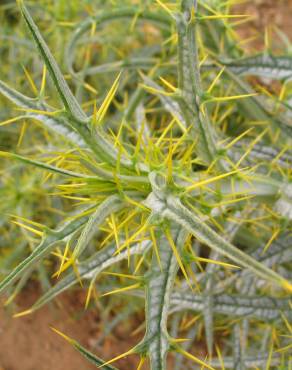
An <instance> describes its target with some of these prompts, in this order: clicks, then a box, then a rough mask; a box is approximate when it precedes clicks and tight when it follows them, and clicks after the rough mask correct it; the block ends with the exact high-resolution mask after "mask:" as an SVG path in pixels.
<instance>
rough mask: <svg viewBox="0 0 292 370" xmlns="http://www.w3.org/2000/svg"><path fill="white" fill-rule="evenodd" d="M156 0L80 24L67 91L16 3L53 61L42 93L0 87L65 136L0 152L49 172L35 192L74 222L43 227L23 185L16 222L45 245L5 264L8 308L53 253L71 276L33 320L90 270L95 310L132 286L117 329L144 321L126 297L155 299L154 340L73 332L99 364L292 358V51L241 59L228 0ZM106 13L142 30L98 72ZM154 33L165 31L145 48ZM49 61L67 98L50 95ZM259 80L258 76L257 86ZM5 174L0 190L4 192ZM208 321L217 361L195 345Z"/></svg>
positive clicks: (239, 364) (150, 333) (148, 306)
mask: <svg viewBox="0 0 292 370" xmlns="http://www.w3.org/2000/svg"><path fill="white" fill-rule="evenodd" d="M113 3H114V2H113ZM116 3H118V2H116ZM148 3H149V2H147V4H144V5H141V6H136V5H132V4H131V2H130V1H127V2H126V4H125V6H122V7H120V6H114V5H112V6H111V7H112V9H110V7H109V6H104V8H105V9H104V10H98V11H97V13H96V15H94V16H90V17H89V18H88V19H85V20H84V21H83V22H81V24H79V25H77V26H76V29H75V30H74V31H73V35H72V37H71V39H70V40H69V42H68V44H67V46H66V51H65V63H66V66H67V69H68V71H69V72H70V76H71V78H70V86H69V83H68V78H67V77H68V76H66V78H65V77H64V74H63V73H62V72H61V69H60V67H59V66H58V64H57V62H56V60H55V58H54V56H53V52H54V51H53V52H51V51H50V49H49V47H48V45H47V43H46V41H45V40H44V38H43V36H42V34H41V32H40V30H39V29H38V27H37V25H36V24H35V22H34V20H33V17H32V16H31V14H30V11H29V10H28V9H27V8H26V6H25V5H24V3H23V2H22V1H19V8H20V10H21V13H22V15H23V18H24V21H25V23H26V25H27V27H28V29H29V31H30V34H31V36H32V39H33V40H34V43H35V45H36V46H37V48H38V50H39V53H40V56H41V58H42V61H43V63H44V65H45V67H46V69H44V73H43V76H42V78H41V80H42V84H41V85H42V88H41V91H40V93H39V95H38V96H37V97H36V98H30V97H28V96H26V95H24V94H22V93H20V92H18V91H16V90H15V89H14V88H12V87H9V86H8V85H7V84H6V83H4V82H2V81H0V93H1V94H2V95H3V96H4V97H5V98H7V99H8V100H10V101H11V102H12V103H13V104H15V105H16V106H17V107H18V108H20V109H21V116H19V117H17V118H16V119H15V120H13V119H12V120H11V122H13V121H17V120H24V119H25V120H26V121H27V122H28V123H29V122H31V121H38V122H39V123H41V125H42V126H43V129H44V130H45V132H46V133H47V131H46V130H48V133H47V137H49V138H51V139H52V142H51V147H50V146H47V147H44V146H43V149H42V150H41V152H40V153H39V152H38V148H37V146H36V147H35V148H31V147H29V146H28V147H27V148H26V149H25V146H24V145H23V146H22V147H21V149H20V150H19V151H20V153H19V154H16V153H14V152H12V151H2V152H0V156H1V157H2V158H3V161H4V159H5V163H9V165H10V166H14V167H12V170H11V176H12V175H13V171H20V172H21V171H22V170H23V168H25V169H26V170H29V171H31V172H30V173H31V174H37V175H39V174H40V173H41V171H44V172H46V173H48V174H49V175H47V176H46V178H45V179H44V181H43V182H42V186H44V189H40V191H42V193H44V194H45V196H46V193H47V195H48V197H49V196H52V195H53V196H54V197H56V198H57V199H59V200H58V201H56V204H55V205H54V207H55V208H56V209H57V210H58V212H59V213H60V214H61V216H60V217H58V220H56V222H54V223H55V224H57V226H56V225H55V226H54V225H52V224H51V222H50V224H49V225H47V226H45V225H44V224H45V223H46V222H47V219H46V217H45V216H44V214H43V213H41V216H40V217H39V218H38V217H36V216H35V213H34V210H33V209H32V210H31V211H30V212H27V214H26V213H25V212H24V211H23V209H26V207H29V206H28V203H29V202H27V201H24V200H23V199H26V198H25V197H26V195H25V194H26V193H25V192H23V193H21V194H20V195H19V193H18V192H17V191H16V190H15V192H16V193H17V196H16V198H15V199H16V200H15V201H14V202H13V204H12V205H11V207H10V208H11V209H15V204H17V203H18V204H21V207H19V208H18V212H17V214H16V215H14V216H13V220H14V222H15V223H16V224H17V225H18V226H21V227H22V228H23V229H24V230H25V232H26V233H28V234H29V235H30V233H34V234H35V235H36V236H37V237H41V241H40V242H39V244H37V242H36V238H34V239H33V240H32V243H30V245H33V248H32V250H31V253H30V254H29V255H27V257H25V253H26V247H27V245H26V243H25V242H24V244H23V243H22V244H21V243H20V244H21V245H19V246H16V247H15V250H14V251H13V252H10V255H8V257H6V258H7V260H6V262H5V259H4V263H3V264H2V265H1V271H2V272H3V275H5V276H3V279H2V281H1V282H0V292H4V291H6V290H8V291H9V290H10V293H11V294H12V296H11V297H10V299H9V301H11V300H12V299H13V298H14V296H15V295H16V294H17V293H18V292H19V291H20V290H21V288H22V287H23V286H24V284H25V282H26V281H27V280H28V279H29V277H30V275H31V272H32V271H33V270H35V269H40V268H42V261H43V260H44V259H45V258H47V257H48V256H49V254H50V253H52V252H54V251H55V250H56V248H58V251H59V250H61V251H62V255H60V253H59V252H57V253H55V254H57V256H58V257H59V258H60V266H59V268H58V271H57V272H56V275H57V276H58V279H59V280H58V282H57V283H56V284H55V285H54V286H52V287H47V288H46V287H44V289H45V293H44V294H43V296H42V297H40V298H39V299H38V301H37V302H35V304H34V305H33V306H32V307H31V308H29V309H28V311H26V312H24V313H21V314H25V313H32V312H33V311H35V310H37V309H39V308H40V307H41V306H43V305H44V304H46V303H48V302H50V301H51V300H52V299H54V298H55V297H56V296H58V295H59V294H60V293H61V292H63V291H65V290H67V289H69V288H70V287H72V286H73V285H75V284H77V283H78V282H79V281H80V280H84V281H85V282H87V283H88V296H87V302H86V307H87V306H88V305H89V304H93V303H92V302H91V297H92V294H93V292H94V291H95V289H96V288H97V291H98V292H99V293H100V292H102V293H103V294H102V295H101V296H100V297H99V298H98V299H100V301H101V302H102V301H105V302H107V300H108V301H109V302H111V304H113V305H114V304H115V298H113V297H116V295H117V294H118V295H119V297H120V300H121V301H122V302H123V305H122V307H124V308H123V309H122V311H121V312H120V316H119V317H118V318H117V323H118V321H119V320H122V319H123V318H124V317H125V316H126V317H129V316H130V315H131V309H132V307H131V303H129V302H130V301H131V302H133V307H134V306H135V309H136V307H137V309H141V308H142V307H145V335H144V338H143V339H142V340H141V342H140V343H137V345H136V346H135V347H134V348H132V349H130V348H129V351H128V352H127V353H125V354H118V353H117V357H116V358H115V359H113V360H110V359H103V360H101V359H99V357H96V356H95V355H93V354H92V353H90V352H89V351H87V350H86V349H85V348H83V347H81V346H80V345H79V344H78V343H77V342H76V341H75V340H73V339H70V338H67V337H65V338H66V339H68V340H69V342H71V344H72V345H73V346H74V347H75V348H76V349H77V350H78V351H79V352H80V353H81V354H83V355H84V356H85V357H86V358H87V359H88V360H89V361H91V362H92V363H94V364H95V365H96V366H97V367H100V366H102V367H103V368H105V369H115V368H114V367H113V366H112V365H111V363H112V362H114V361H115V360H117V359H119V358H121V357H123V356H126V355H131V354H138V355H139V356H140V358H141V361H140V365H139V368H138V369H140V370H142V368H146V366H149V367H150V368H151V370H166V369H170V368H171V369H175V370H179V369H187V368H192V369H195V368H198V369H199V368H206V369H224V368H225V369H226V368H231V369H238V370H239V369H240V370H242V369H249V368H255V366H257V368H261V369H280V368H283V369H287V368H288V367H287V366H288V361H289V360H288V352H289V348H290V347H289V344H288V343H289V340H288V339H289V335H287V333H286V334H285V330H286V329H287V327H286V326H285V325H288V324H287V322H288V321H289V319H291V318H292V316H291V304H290V302H289V294H290V293H291V290H292V285H291V283H290V282H289V276H290V275H291V271H290V272H289V263H291V259H292V250H291V241H292V240H291V218H292V190H291V189H292V183H291V158H292V153H291V133H292V123H291V109H292V108H291V95H290V102H289V80H291V77H292V58H291V56H289V55H285V56H276V55H272V54H271V53H270V52H268V51H266V52H265V53H263V54H260V55H256V56H246V55H244V54H243V51H242V50H241V49H240V47H239V46H238V45H236V42H235V40H234V39H233V38H232V37H234V34H233V33H232V32H231V25H230V23H229V22H230V20H229V18H232V16H231V15H229V14H228V12H227V11H228V6H227V5H226V6H225V5H221V6H219V5H218V9H216V7H215V5H214V4H215V3H216V2H215V1H213V2H212V1H210V2H205V1H198V2H197V1H195V2H193V1H187V0H185V1H184V0H183V1H182V2H181V3H182V4H181V6H178V5H176V3H175V2H170V4H167V5H166V4H164V3H163V2H161V1H157V2H155V1H153V2H150V4H148ZM209 3H210V4H209ZM212 6H214V7H215V8H214V9H213V8H212ZM236 17H237V16H236V15H235V16H234V18H235V19H236ZM238 17H240V16H238ZM111 24H113V30H112V32H113V37H118V35H117V34H116V33H115V32H116V31H115V30H114V27H117V28H120V32H122V31H123V30H122V28H123V27H126V26H125V25H127V27H130V29H131V36H130V37H131V38H132V39H131V40H130V41H131V42H133V43H134V41H135V38H137V40H136V41H135V46H133V47H132V46H131V47H130V48H129V49H130V50H128V49H127V48H126V47H125V49H123V45H119V47H120V49H121V50H120V53H119V55H120V56H121V55H124V56H125V57H124V59H123V58H121V59H119V60H115V56H113V54H111V53H110V52H109V53H108V56H107V59H106V60H105V61H104V63H103V64H101V65H96V60H98V61H99V60H101V59H102V58H104V55H103V56H96V57H95V58H94V57H92V55H91V54H90V53H91V52H92V53H94V52H93V50H92V47H93V45H95V43H97V42H100V43H101V49H102V48H103V47H104V48H105V46H104V45H103V44H102V37H103V36H105V34H104V33H103V28H106V29H107V30H108V29H109V27H111ZM147 29H148V31H147ZM149 30H150V31H149ZM147 32H150V34H151V32H152V33H153V34H154V35H155V37H154V40H151V41H148V43H149V44H147V40H145V37H146V36H147ZM145 33H146V36H145ZM88 34H90V35H89V36H88ZM95 37H96V38H95ZM155 38H157V40H158V41H156V40H155ZM146 39H147V37H146ZM132 49H133V50H132ZM104 51H106V49H104ZM82 53H84V55H85V56H86V57H85V58H84V60H82V58H81V57H80V55H82ZM79 54H80V55H79ZM101 54H102V53H101ZM103 54H105V55H107V53H106V52H104V53H103ZM99 58H100V59H99ZM46 70H47V71H48V73H49V76H50V78H51V81H52V82H53V84H54V87H55V91H56V92H57V94H58V97H59V100H60V103H61V104H62V107H61V108H58V109H55V108H53V106H52V105H51V104H49V102H48V99H47V97H46V96H45V95H44V89H45V81H46ZM118 72H121V74H120V75H118V77H117V74H118ZM251 75H252V76H256V78H257V81H259V82H258V83H259V85H257V84H256V83H255V82H254V83H250V81H251V80H249V79H246V77H245V76H251ZM105 76H106V77H105ZM99 78H100V79H102V80H103V82H102V85H101V86H103V89H102V95H101V97H100V98H99V99H98V101H96V92H94V91H95V84H97V85H98V81H99ZM262 78H264V80H261V79H262ZM266 79H273V80H279V81H280V82H279V83H281V84H282V85H283V86H284V87H282V89H281V92H280V93H279V97H277V96H276V95H275V94H272V93H271V92H267V94H266V95H265V94H264V93H259V91H261V92H262V91H264V88H261V89H260V87H259V86H261V84H264V82H266ZM105 80H106V81H108V80H110V81H114V82H113V84H112V87H109V86H107V88H106V89H105V87H104V86H105V85H106V83H105V82H104V81H105ZM96 89H97V90H98V91H99V87H98V86H96ZM105 90H106V91H105ZM290 90H291V86H290ZM92 91H93V94H94V96H92V95H91V94H92ZM99 93H100V91H99ZM290 93H291V91H290ZM8 119H9V117H6V118H5V120H6V121H5V125H6V124H7V120H8ZM9 123H10V121H9ZM38 130H39V129H36V132H37V131H38ZM49 133H51V134H49ZM50 135H52V136H50ZM38 143H39V146H40V147H42V145H43V144H42V143H41V142H40V141H38ZM18 147H19V146H18ZM23 148H24V149H23ZM15 166H16V167H15ZM6 176H7V175H6ZM32 176H33V175H32ZM9 181H10V180H8V179H5V181H3V184H1V191H2V193H3V195H2V194H1V197H2V196H3V198H4V197H5V196H6V195H5V194H6V193H5V189H6V188H7V187H8V186H9ZM19 199H20V200H19ZM29 199H30V198H29ZM60 199H61V200H60ZM75 201H78V203H77V207H76V204H75V207H74V212H72V209H73V207H72V204H73V202H75ZM26 203H27V205H26ZM5 212H7V211H6V210H5ZM39 214H40V212H39ZM28 217H29V218H34V219H36V221H29V219H28ZM40 218H41V220H40ZM47 218H48V217H47ZM39 221H40V222H39ZM57 221H58V222H59V225H58V222H57ZM2 226H3V225H1V227H2ZM4 226H5V225H4ZM4 226H3V227H4ZM11 233H12V232H11ZM11 241H12V243H16V242H18V241H15V240H13V238H12V237H11ZM30 242H31V236H30ZM9 258H11V259H12V261H9ZM19 259H21V262H19V263H18V264H17V265H16V267H15V268H14V269H13V268H12V266H13V264H15V261H16V260H18V261H19ZM123 261H124V262H123ZM8 270H9V272H8ZM39 272H40V275H41V276H44V274H45V272H44V271H39ZM127 279H128V280H129V281H130V282H131V281H132V283H127ZM15 283H17V284H16V285H15ZM47 284H48V285H50V283H49V282H48V281H47ZM14 285H15V288H14V290H11V289H12V287H13V286H14ZM43 285H44V284H43ZM111 289H112V290H111ZM114 294H115V295H114ZM103 296H104V297H103ZM125 296H126V299H123V298H124V297H125ZM120 307H121V305H119V309H121V308H120ZM133 310H134V308H133ZM21 314H20V315H21ZM113 327H114V325H112V326H111V329H109V330H112V329H113ZM202 329H203V330H204V333H205V336H204V342H205V343H206V351H207V352H208V354H207V355H206V356H205V355H203V354H202V353H201V354H200V352H198V351H197V352H195V353H196V354H195V355H193V354H191V352H193V351H195V349H196V343H198V338H201V333H202ZM61 335H63V334H61ZM63 336H64V335H63ZM180 337H183V338H189V341H187V342H185V343H184V342H183V341H181V340H179V338H180ZM168 355H169V358H171V357H172V360H171V361H170V362H168ZM147 359H148V362H145V364H144V360H147ZM191 362H192V364H191V365H190V363H191ZM148 363H149V364H148ZM143 364H144V365H143ZM143 366H144V367H143ZM188 366H189V367H188Z"/></svg>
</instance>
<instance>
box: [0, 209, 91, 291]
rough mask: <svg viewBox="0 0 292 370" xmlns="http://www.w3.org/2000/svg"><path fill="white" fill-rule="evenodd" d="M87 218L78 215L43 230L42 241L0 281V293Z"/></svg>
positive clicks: (80, 225)
mask: <svg viewBox="0 0 292 370" xmlns="http://www.w3.org/2000/svg"><path fill="white" fill-rule="evenodd" d="M87 220H88V216H83V217H80V218H79V219H77V220H73V221H71V222H69V223H68V224H66V225H65V226H63V227H62V228H61V229H60V230H57V231H54V230H47V231H45V232H44V235H43V238H42V241H41V242H40V244H39V245H38V246H37V247H36V248H35V249H34V250H33V252H32V253H31V254H30V255H29V256H28V257H27V258H26V259H25V260H23V261H22V262H21V263H20V264H19V265H18V266H16V267H15V269H14V270H13V271H12V272H11V273H10V274H9V275H8V276H6V278H5V279H4V280H2V281H1V283H0V293H1V292H2V291H3V290H4V289H6V288H7V287H8V286H9V285H11V284H12V283H14V282H15V280H17V279H18V278H19V277H21V276H22V275H23V273H24V272H25V271H27V270H28V269H29V268H30V267H32V266H34V265H35V264H36V263H37V262H38V261H40V260H41V259H42V258H44V257H45V256H47V255H48V254H49V253H50V252H51V251H52V249H53V248H54V247H55V245H56V244H57V243H58V242H60V241H62V240H63V239H64V238H66V237H67V236H68V235H70V234H72V233H74V232H75V231H76V230H78V229H79V228H80V227H82V226H83V225H84V224H85V223H86V222H87Z"/></svg>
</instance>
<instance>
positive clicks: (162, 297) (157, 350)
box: [142, 228, 186, 370]
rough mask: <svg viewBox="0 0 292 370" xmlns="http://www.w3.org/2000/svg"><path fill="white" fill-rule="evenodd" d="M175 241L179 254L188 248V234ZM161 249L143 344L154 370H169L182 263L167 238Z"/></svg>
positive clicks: (152, 271)
mask: <svg viewBox="0 0 292 370" xmlns="http://www.w3.org/2000/svg"><path fill="white" fill-rule="evenodd" d="M172 237H173V239H174V241H175V244H176V246H177V248H178V252H179V251H180V250H181V249H182V247H183V245H184V242H185V238H186V233H185V231H183V230H182V229H179V228H177V229H176V230H175V233H174V235H173V236H172ZM158 245H159V251H158V254H159V256H158V255H156V254H155V253H154V252H153V256H152V263H151V268H150V271H149V275H148V281H147V284H146V334H145V337H144V339H143V341H142V344H144V345H145V346H146V348H147V353H148V356H149V358H150V364H151V369H153V370H165V369H166V355H167V352H168V350H169V346H170V343H169V335H168V333H167V317H168V310H169V305H170V295H171V291H172V287H173V283H174V279H175V277H176V274H177V270H178V262H177V259H176V257H175V255H174V253H173V251H172V249H171V247H170V246H169V243H168V241H167V240H166V238H165V237H160V238H159V242H158Z"/></svg>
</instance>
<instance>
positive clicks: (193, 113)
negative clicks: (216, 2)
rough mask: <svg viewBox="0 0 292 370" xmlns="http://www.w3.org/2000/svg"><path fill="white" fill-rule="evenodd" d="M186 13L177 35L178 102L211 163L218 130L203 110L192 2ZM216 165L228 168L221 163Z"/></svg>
mask: <svg viewBox="0 0 292 370" xmlns="http://www.w3.org/2000/svg"><path fill="white" fill-rule="evenodd" d="M184 3H185V4H184V7H186V9H184V13H183V14H178V15H177V32H178V77H179V89H180V91H181V98H179V99H178V102H179V104H180V106H181V112H182V113H183V115H184V118H185V121H186V122H187V124H188V126H192V131H191V132H192V133H193V134H194V135H196V136H197V138H198V144H197V154H198V156H199V157H200V158H201V159H202V160H203V162H204V163H206V164H210V163H211V162H212V161H213V160H214V159H215V157H216V156H217V148H216V145H217V144H216V141H217V135H216V131H215V128H214V127H212V125H211V122H210V119H209V116H208V112H207V110H206V109H205V110H204V112H203V110H202V106H201V104H202V96H203V94H204V91H203V89H202V85H201V77H200V68H199V60H198V45H197V22H196V20H195V19H192V17H191V14H192V9H191V7H192V6H193V3H192V2H188V4H187V2H184ZM217 165H218V166H220V167H222V166H223V167H224V166H225V165H224V164H223V163H221V161H220V160H219V161H218V162H217Z"/></svg>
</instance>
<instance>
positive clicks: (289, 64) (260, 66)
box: [223, 54, 292, 80]
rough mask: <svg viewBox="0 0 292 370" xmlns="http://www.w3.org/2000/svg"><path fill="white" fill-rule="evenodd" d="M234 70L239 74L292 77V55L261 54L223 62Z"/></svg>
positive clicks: (273, 77) (274, 77) (276, 77)
mask: <svg viewBox="0 0 292 370" xmlns="http://www.w3.org/2000/svg"><path fill="white" fill-rule="evenodd" d="M223 64H224V65H226V66H227V67H228V68H230V69H231V70H232V72H234V73H236V74H239V75H255V76H261V77H266V78H271V79H276V80H284V79H290V78H291V77H292V57H291V56H273V55H270V54H260V55H257V56H253V57H248V58H244V59H239V60H233V61H230V62H223Z"/></svg>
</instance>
